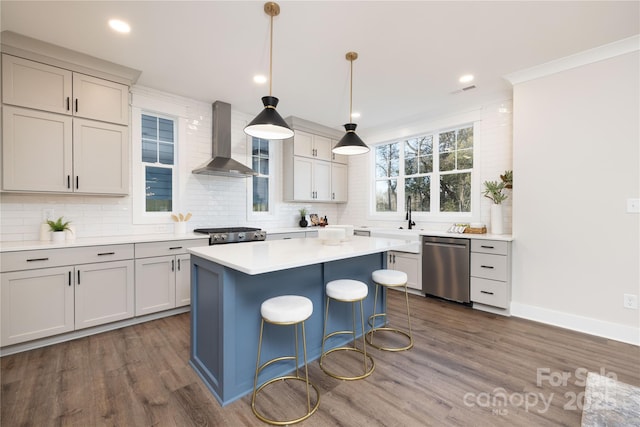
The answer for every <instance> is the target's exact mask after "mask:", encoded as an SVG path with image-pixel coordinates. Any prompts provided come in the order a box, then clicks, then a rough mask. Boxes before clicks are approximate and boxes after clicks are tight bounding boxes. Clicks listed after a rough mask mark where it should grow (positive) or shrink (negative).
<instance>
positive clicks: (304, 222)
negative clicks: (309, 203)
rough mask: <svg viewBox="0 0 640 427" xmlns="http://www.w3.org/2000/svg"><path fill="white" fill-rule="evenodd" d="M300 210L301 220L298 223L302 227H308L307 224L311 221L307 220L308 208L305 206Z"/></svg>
mask: <svg viewBox="0 0 640 427" xmlns="http://www.w3.org/2000/svg"><path fill="white" fill-rule="evenodd" d="M298 212H300V222H298V225H299V226H300V227H306V226H307V225H309V223H308V222H307V210H306V209H305V208H302V209H300V210H298Z"/></svg>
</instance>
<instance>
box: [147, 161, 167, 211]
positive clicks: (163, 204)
mask: <svg viewBox="0 0 640 427" xmlns="http://www.w3.org/2000/svg"><path fill="white" fill-rule="evenodd" d="M145 172H146V173H145V199H146V211H147V212H171V210H172V190H173V181H172V172H173V170H172V169H170V168H157V167H152V166H147V167H146V168H145Z"/></svg>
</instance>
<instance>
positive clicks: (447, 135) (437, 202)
mask: <svg viewBox="0 0 640 427" xmlns="http://www.w3.org/2000/svg"><path fill="white" fill-rule="evenodd" d="M472 172H473V126H464V127H460V128H457V129H453V130H448V131H444V132H440V133H434V134H429V135H422V136H418V137H414V138H409V139H405V140H403V141H401V142H397V141H396V142H392V143H389V144H384V145H379V146H377V147H376V149H375V174H376V175H375V211H376V212H397V211H398V210H404V209H407V208H408V206H406V202H407V201H408V199H409V197H411V209H412V211H414V212H454V213H455V212H458V213H466V212H471V174H472ZM399 188H400V189H402V194H398V193H399V192H398V189H399ZM399 196H404V197H403V198H404V200H400V203H398V197H399Z"/></svg>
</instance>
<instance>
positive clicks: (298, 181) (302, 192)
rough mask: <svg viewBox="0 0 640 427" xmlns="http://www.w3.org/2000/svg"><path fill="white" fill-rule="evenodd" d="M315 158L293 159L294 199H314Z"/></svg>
mask: <svg viewBox="0 0 640 427" xmlns="http://www.w3.org/2000/svg"><path fill="white" fill-rule="evenodd" d="M313 163H314V162H313V160H311V159H307V158H305V157H294V159H293V200H313V191H314V190H313Z"/></svg>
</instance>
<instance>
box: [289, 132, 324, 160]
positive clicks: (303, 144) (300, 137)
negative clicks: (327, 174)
mask: <svg viewBox="0 0 640 427" xmlns="http://www.w3.org/2000/svg"><path fill="white" fill-rule="evenodd" d="M295 132H296V134H295V136H294V137H293V142H294V145H293V155H294V156H303V157H312V158H314V159H318V160H326V161H330V160H331V155H332V153H331V148H332V146H331V139H329V138H326V137H324V136H321V135H314V134H311V133H307V132H303V131H301V130H296V131H295Z"/></svg>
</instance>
